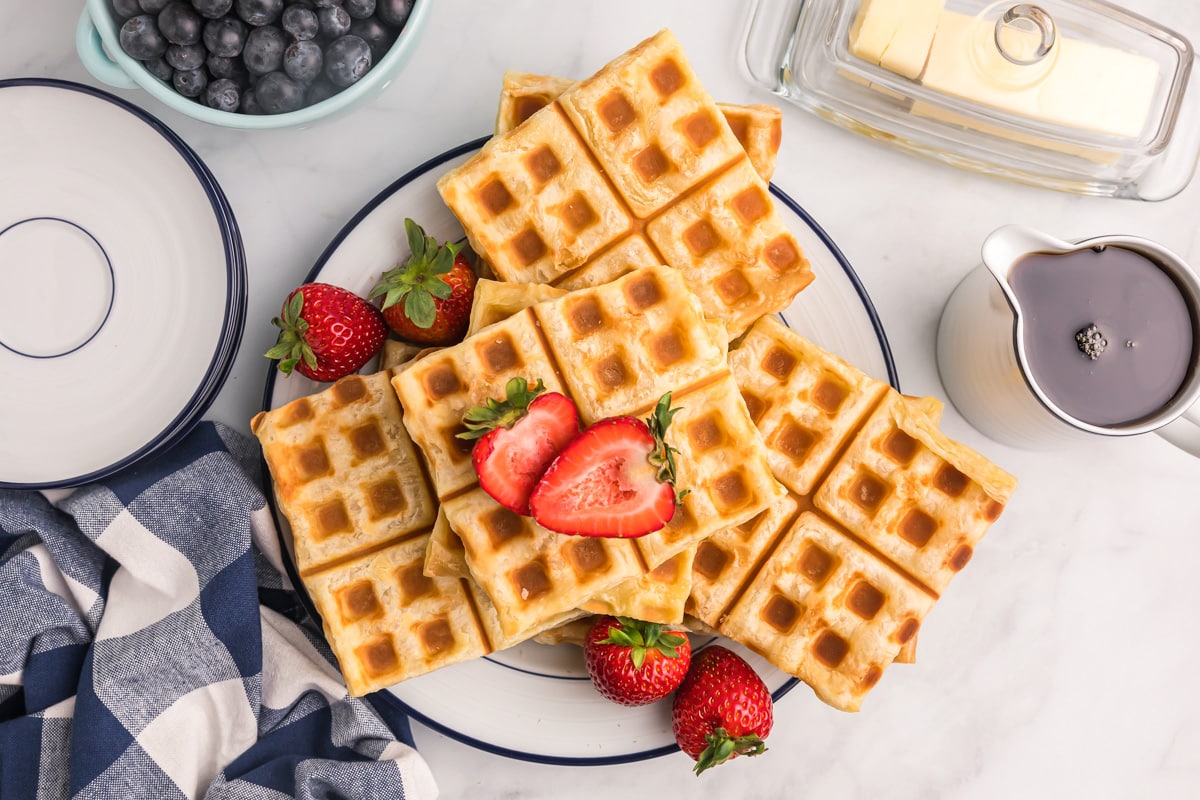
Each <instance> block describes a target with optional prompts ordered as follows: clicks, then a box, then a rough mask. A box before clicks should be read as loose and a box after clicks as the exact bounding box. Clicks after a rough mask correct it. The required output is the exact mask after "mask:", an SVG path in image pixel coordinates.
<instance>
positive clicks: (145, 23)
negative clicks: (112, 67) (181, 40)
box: [120, 14, 167, 61]
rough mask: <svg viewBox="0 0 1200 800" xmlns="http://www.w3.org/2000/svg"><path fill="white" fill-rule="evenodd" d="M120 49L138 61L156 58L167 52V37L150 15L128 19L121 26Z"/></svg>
mask: <svg viewBox="0 0 1200 800" xmlns="http://www.w3.org/2000/svg"><path fill="white" fill-rule="evenodd" d="M120 39H121V49H122V50H124V51H125V52H126V53H128V54H129V55H130V56H132V57H133V58H136V59H137V60H139V61H147V60H149V59H151V58H158V57H159V56H161V55H162V54H163V53H165V52H166V51H167V37H165V36H163V35H162V33H160V32H159V30H158V23H157V22H156V21H155V20H154V17H153V16H151V15H150V14H138V15H137V16H136V17H130V18H129V19H127V20H125V23H124V24H123V25H121V35H120Z"/></svg>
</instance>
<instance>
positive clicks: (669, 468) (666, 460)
mask: <svg viewBox="0 0 1200 800" xmlns="http://www.w3.org/2000/svg"><path fill="white" fill-rule="evenodd" d="M681 410H682V409H680V408H671V393H670V392H667V393H666V394H664V395H663V396H662V397H660V398H659V399H658V404H657V405H656V406H655V407H654V413H653V414H652V415H651V416H650V417H648V418H647V419H646V425H647V427H649V428H650V433H651V434H653V436H654V450H653V452H651V453H650V463H651V464H652V465H653V466H654V467H655V468H656V469H657V470H658V474H657V478H658V482H659V483H669V484H671V485H672V486H674V485H675V480H676V478H675V454H676V453H678V452H679V450H678V449H676V448H674V447H671V445H669V444H667V438H666V437H667V428H669V427H670V426H671V420H672V419H674V418H675V415H676V414H678V413H679V412H680V411H681ZM689 491H690V490H689V489H684V490H682V491H676V492H675V503H676V504H677V505H678V504H679V503H680V502H681V501H682V500H683V498H684V497H686V496H687V494H688V492H689Z"/></svg>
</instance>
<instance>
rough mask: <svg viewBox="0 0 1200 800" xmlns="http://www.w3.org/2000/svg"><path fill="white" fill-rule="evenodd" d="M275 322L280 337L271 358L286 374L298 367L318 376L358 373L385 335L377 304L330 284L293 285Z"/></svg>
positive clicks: (329, 377) (332, 377) (326, 378)
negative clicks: (295, 286)
mask: <svg viewBox="0 0 1200 800" xmlns="http://www.w3.org/2000/svg"><path fill="white" fill-rule="evenodd" d="M271 324H272V325H274V326H275V327H277V328H279V338H278V339H277V340H276V341H275V346H274V347H272V348H271V349H270V350H268V351H267V352H266V356H267V358H278V359H279V360H280V361H279V369H280V370H281V371H282V372H283V373H285V374H291V372H292V370H293V369H295V370H296V371H297V372H299V373H300V374H301V375H303V376H305V377H306V378H312V379H313V380H314V381H336V380H337V379H338V378H341V377H343V376H344V375H349V374H350V373H352V372H357V371H358V370H359V368H360V367H362V365H363V364H365V363H367V361H369V360H370V359H371V357H372V356H374V355H375V354H376V353H378V352H379V348H381V347H382V346H383V340H384V339H385V338H386V337H387V327H386V326H385V325H384V323H383V317H382V316H381V315H380V313H379V309H377V308H375V306H373V305H371V304H370V303H368V302H367V301H366V300H364V299H362V298H361V297H359V296H358V295H356V294H354V293H353V292H351V291H348V290H346V289H343V288H341V287H340V286H332V285H330V284H328V283H306V284H304V285H303V286H300V287H298V288H296V289H293V290H292V292H291V294H289V295H288V296H287V299H286V300H285V301H284V302H283V309H282V310H281V311H280V315H279V316H278V317H275V318H274V319H272V320H271Z"/></svg>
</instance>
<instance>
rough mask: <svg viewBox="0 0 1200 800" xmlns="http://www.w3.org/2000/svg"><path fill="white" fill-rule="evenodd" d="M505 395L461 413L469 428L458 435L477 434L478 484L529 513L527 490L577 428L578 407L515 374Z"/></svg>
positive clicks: (473, 457) (473, 450)
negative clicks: (532, 385)
mask: <svg viewBox="0 0 1200 800" xmlns="http://www.w3.org/2000/svg"><path fill="white" fill-rule="evenodd" d="M504 394H505V399H504V400H502V401H500V400H495V399H493V398H490V397H489V398H488V399H487V403H486V405H482V406H476V407H474V408H472V409H469V410H468V411H467V412H466V413H465V414H464V415H463V425H465V426H466V428H467V430H466V431H464V432H462V433H460V434H458V437H459V438H460V439H477V440H478V441H476V442H475V445H474V447H472V448H471V463H472V464H474V466H475V474H476V475H478V476H479V485H480V487H482V488H483V490H484V491H485V492H487V493H488V494H489V495H491V496H492V497H493V498H495V500H496V502H498V503H499V504H500V505H502V506H504V507H505V508H507V509H509V510H511V511H515V512H517V513H518V514H525V515H526V516H528V514H529V493H530V492H532V491H533V487H534V485H535V484H536V483H537V482H538V479H540V478H541V477H542V473H543V472H545V471H546V468H547V467H548V466H550V462H552V461H553V460H554V457H555V456H557V455H558V453H559V451H561V450H562V449H563V448H564V447H565V446H566V445H567V443H568V442H569V441H571V440H572V439H574V438H575V436H576V435H577V434H578V433H579V410H578V409H576V408H575V403H574V402H573V401H572V400H571V399H570V398H569V397H567V396H565V395H562V394H559V393H558V392H547V391H546V387H545V386H543V385H542V382H541V380H538V382H537V384H536V385H535V386H534V387H533V388H532V389H531V388H529V383H528V381H526V380H525V379H524V378H512V379H511V380H509V382H508V383H507V384H506V385H505V387H504Z"/></svg>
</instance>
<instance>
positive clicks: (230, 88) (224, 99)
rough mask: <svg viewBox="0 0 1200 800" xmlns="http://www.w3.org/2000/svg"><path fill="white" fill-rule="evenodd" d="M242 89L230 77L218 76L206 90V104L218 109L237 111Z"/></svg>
mask: <svg viewBox="0 0 1200 800" xmlns="http://www.w3.org/2000/svg"><path fill="white" fill-rule="evenodd" d="M241 101H242V90H241V89H239V88H238V85H237V84H236V83H234V82H233V81H231V80H229V78H218V79H217V80H215V81H213V82H212V83H210V84H209V85H208V88H206V89H205V90H204V104H205V105H206V106H208V107H209V108H215V109H217V110H218V111H237V109H238V105H239V104H240V103H241Z"/></svg>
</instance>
